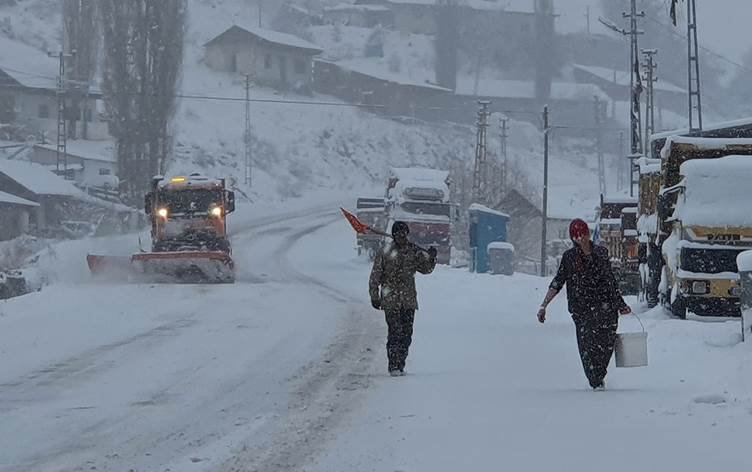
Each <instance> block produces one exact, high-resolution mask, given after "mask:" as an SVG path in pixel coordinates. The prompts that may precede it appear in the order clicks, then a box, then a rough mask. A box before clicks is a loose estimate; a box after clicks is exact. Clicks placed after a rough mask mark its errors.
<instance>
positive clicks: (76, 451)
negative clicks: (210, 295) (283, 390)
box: [0, 210, 379, 471]
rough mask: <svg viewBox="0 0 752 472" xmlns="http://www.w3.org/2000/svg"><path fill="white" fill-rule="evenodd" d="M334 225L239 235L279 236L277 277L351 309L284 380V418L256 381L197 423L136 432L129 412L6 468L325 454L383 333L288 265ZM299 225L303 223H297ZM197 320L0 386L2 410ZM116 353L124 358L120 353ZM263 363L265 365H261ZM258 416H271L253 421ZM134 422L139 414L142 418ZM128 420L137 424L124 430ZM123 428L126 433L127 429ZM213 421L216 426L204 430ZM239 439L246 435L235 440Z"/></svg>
mask: <svg viewBox="0 0 752 472" xmlns="http://www.w3.org/2000/svg"><path fill="white" fill-rule="evenodd" d="M338 218H339V216H338V214H337V213H336V212H334V211H331V210H325V211H321V210H317V211H306V212H299V213H295V214H292V215H290V216H287V217H284V218H272V219H269V220H268V221H266V222H264V223H262V224H259V225H257V226H254V227H253V228H252V229H248V230H246V231H245V232H244V233H242V234H241V235H236V236H239V237H243V238H245V237H248V238H251V240H252V241H253V239H255V238H269V237H272V238H274V237H276V236H277V235H279V237H280V240H279V242H278V246H277V247H276V249H274V251H273V252H272V253H271V254H270V256H271V258H272V260H273V261H274V262H275V263H276V267H277V269H278V270H277V274H275V275H276V277H275V278H278V279H280V281H283V282H285V283H293V284H300V285H303V286H306V287H311V288H313V289H315V290H316V291H317V292H320V293H322V294H325V295H326V296H327V297H328V298H331V299H333V300H336V301H337V302H338V303H339V304H344V305H345V306H346V309H347V315H346V317H345V319H344V321H343V322H342V323H341V325H340V326H339V327H338V328H337V334H336V335H335V336H334V337H333V338H334V340H333V342H331V343H330V344H329V346H328V347H327V348H326V350H325V351H324V353H323V356H322V357H321V358H319V359H315V360H311V361H310V362H308V363H307V364H306V365H304V366H302V367H300V368H299V369H297V371H296V372H295V373H294V374H292V376H291V377H289V378H288V380H287V382H286V384H287V385H288V387H287V388H289V389H290V390H291V394H290V399H289V401H287V404H285V405H283V406H282V408H283V409H284V411H283V412H282V413H281V414H280V412H279V408H280V406H279V404H278V400H277V399H275V398H271V397H269V396H268V392H267V396H266V397H263V390H264V389H267V390H268V389H269V388H272V389H273V388H274V387H273V386H263V387H260V386H259V385H257V384H258V379H256V378H240V379H235V380H234V382H231V383H229V384H228V385H227V386H226V388H225V387H223V389H222V392H223V396H222V397H221V398H212V399H210V400H207V403H206V404H204V405H203V406H202V407H201V408H199V409H197V410H195V411H194V412H193V413H192V415H188V417H186V418H182V419H180V420H179V422H178V423H176V424H171V423H168V424H165V425H163V426H160V428H161V429H160V430H156V431H140V430H138V427H139V424H138V423H139V421H138V420H137V419H136V420H134V419H133V418H132V415H133V413H134V412H135V411H136V410H134V411H133V412H131V411H126V412H125V414H122V413H120V414H116V413H113V414H112V415H111V416H108V417H104V418H101V419H100V420H97V421H95V422H93V423H91V424H89V425H87V426H86V427H85V428H84V429H83V430H81V431H79V434H80V437H76V436H71V437H69V438H68V439H67V440H66V441H65V442H64V443H63V444H59V445H58V446H52V447H51V448H50V449H49V450H46V451H45V452H43V453H40V454H38V455H35V456H32V457H27V458H26V459H25V460H24V463H22V464H21V463H19V464H16V467H19V468H18V469H10V470H47V468H50V470H90V469H92V467H96V468H97V469H98V470H127V469H128V468H129V467H131V468H134V470H142V468H141V467H138V466H139V465H141V466H145V467H146V468H145V469H143V470H153V469H154V470H156V467H158V466H162V465H164V464H166V463H168V462H171V461H174V460H176V459H177V460H179V459H180V457H187V455H189V454H191V451H192V450H194V449H195V450H200V449H201V448H202V447H205V446H207V445H210V444H212V443H216V442H217V441H220V440H221V439H222V438H223V437H231V436H234V439H235V440H237V441H238V442H240V443H245V444H246V446H245V447H244V448H243V450H242V451H240V452H238V453H237V455H235V456H234V457H232V458H231V459H229V460H226V461H225V462H224V464H223V466H222V467H223V470H249V467H251V469H250V470H264V471H275V470H294V469H296V468H297V466H298V465H300V464H303V463H304V462H306V461H307V460H308V459H310V458H311V457H313V456H314V455H315V453H316V452H317V451H320V450H321V448H323V447H324V446H325V443H326V440H327V438H328V437H329V436H330V434H329V433H330V432H331V431H333V429H334V427H335V426H336V424H337V422H338V421H339V419H341V418H342V417H343V416H344V415H345V414H346V413H347V412H348V411H349V408H350V407H351V406H353V405H354V404H355V403H356V401H357V399H358V398H359V395H358V392H359V391H362V390H363V389H364V388H365V387H366V386H367V385H368V377H367V376H363V375H362V374H360V372H363V371H366V370H367V367H368V365H369V363H370V362H371V361H372V360H373V355H374V351H375V349H373V344H374V341H375V340H376V339H379V336H378V335H377V334H376V332H377V331H376V330H377V329H378V325H377V324H376V323H375V322H372V321H370V322H369V320H372V318H373V317H371V316H365V317H363V316H359V315H361V314H362V313H359V311H360V310H363V308H364V307H363V306H362V304H361V303H359V302H357V303H356V301H355V300H353V299H352V298H351V297H349V296H348V295H347V294H344V293H342V292H341V291H339V290H337V289H336V288H333V287H331V286H329V285H328V284H327V282H326V281H323V280H320V279H317V278H315V277H312V276H309V275H306V274H304V273H301V272H300V271H298V270H296V269H294V268H293V266H292V264H290V261H289V253H290V251H291V250H292V249H293V247H294V246H295V245H296V244H297V243H298V242H299V241H300V240H301V239H303V238H305V237H306V236H308V235H310V234H312V233H315V232H316V231H318V230H320V229H322V228H324V227H326V226H328V225H329V224H331V223H332V222H333V221H336V219H338ZM298 220H303V221H302V222H301V223H300V224H297V225H296V223H297V222H298ZM280 225H282V226H280ZM298 227H299V228H298ZM293 230H294V231H293ZM291 232H292V234H290V233H291ZM285 235H287V236H285ZM249 274H250V275H251V277H250V278H249V281H250V282H251V283H254V282H255V283H266V282H269V281H270V280H269V278H268V277H267V276H266V274H254V273H252V272H249ZM196 322H197V321H195V320H192V319H191V318H181V319H178V320H174V321H172V322H170V323H166V324H164V325H160V326H157V327H155V328H152V329H149V330H147V331H144V332H142V333H139V334H136V335H132V336H130V337H127V338H124V339H122V340H118V341H115V342H111V343H108V344H105V345H102V346H98V347H96V348H93V349H90V350H87V351H85V352H83V353H81V354H79V355H77V356H73V357H70V358H68V359H65V360H63V361H58V362H55V363H54V364H51V365H50V366H47V367H45V368H42V369H38V370H35V371H34V372H31V373H29V374H27V375H25V376H22V377H20V378H18V379H17V380H14V381H11V382H6V383H5V384H3V386H0V389H1V390H0V392H1V394H2V396H0V401H1V402H2V403H0V405H4V406H3V409H6V408H8V407H9V408H11V409H15V406H14V404H15V402H18V401H21V402H24V403H26V404H27V405H33V404H34V403H35V401H36V400H35V399H41V398H43V397H45V395H49V394H51V393H53V394H54V391H55V389H57V388H61V387H64V386H65V385H77V384H81V383H85V382H86V381H91V380H93V379H94V378H96V377H97V376H98V375H102V374H105V373H106V372H107V371H108V370H109V369H110V368H114V367H115V365H114V364H115V363H114V362H113V359H120V358H121V357H122V358H123V359H127V358H128V353H129V352H131V353H133V352H138V351H141V350H145V349H147V348H149V347H152V346H155V345H159V343H160V342H163V341H164V337H165V336H172V337H178V336H179V335H180V334H181V332H182V331H185V330H188V329H191V328H192V327H194V325H195V323H196ZM285 349H286V347H285V345H284V344H283V343H280V345H278V346H276V348H275V349H274V351H272V352H269V353H268V355H267V356H265V357H266V358H267V359H268V360H267V361H266V362H269V363H273V362H274V361H275V359H276V358H277V356H278V355H281V354H283V352H284V350H285ZM119 350H122V351H123V353H122V354H119ZM277 351H278V352H277ZM259 361H260V362H262V363H264V362H265V361H264V360H263V359H259ZM181 385H182V382H181V381H178V382H177V384H174V383H173V384H171V385H169V386H167V387H165V388H166V390H165V391H163V392H154V394H153V395H152V396H151V397H150V398H145V399H143V400H140V401H134V402H133V403H132V407H134V408H138V409H141V411H145V412H147V413H146V414H147V415H148V411H151V410H150V408H153V407H159V406H160V405H161V402H164V401H169V398H170V395H171V394H170V392H169V391H171V390H178V391H179V390H180V389H181V388H184V387H182V386H181ZM84 407H85V406H84ZM84 407H82V408H84ZM86 408H88V407H86ZM217 410H219V411H222V412H225V413H222V415H226V416H227V419H226V420H227V421H226V422H229V423H230V424H234V427H230V428H227V427H224V429H217V428H219V427H218V426H217V424H213V423H217ZM86 411H89V410H81V413H82V414H83V413H86ZM154 411H156V410H154ZM253 411H257V412H258V411H262V412H263V411H267V412H271V413H269V414H261V415H255V414H253V413H252V412H253ZM243 412H246V413H248V414H250V417H248V418H244V417H245V416H247V415H245V414H242V413H243ZM238 415H239V416H238ZM191 416H192V417H191ZM138 417H139V414H137V416H136V418H138ZM236 417H237V418H236ZM129 422H135V424H130V425H128V423H129ZM123 423H125V424H126V426H121V425H122V424H123ZM207 423H208V424H210V425H211V426H210V427H204V428H202V425H204V424H207ZM170 426H172V428H170ZM212 428H214V429H212ZM251 432H252V433H251ZM238 434H241V436H240V437H238ZM248 435H250V436H248ZM108 444H119V446H117V449H116V450H114V451H113V452H111V453H107V454H104V453H103V454H101V455H102V456H103V457H100V458H99V459H97V460H92V459H91V453H92V452H94V451H96V452H109V451H103V446H104V448H108V447H109V446H107V445H108ZM157 449H159V450H160V452H159V453H157V452H156V450H157ZM146 451H151V454H146V456H152V460H149V459H148V458H147V459H144V458H143V453H144V452H146ZM250 451H252V453H251V452H250ZM138 453H141V454H140V456H141V457H139V458H136V455H139V454H138ZM225 457H230V456H225ZM215 459H218V460H219V461H220V462H219V463H221V461H222V460H223V459H222V458H221V457H219V458H215ZM219 463H217V462H215V461H210V462H207V463H204V464H202V467H201V468H200V470H213V469H214V467H213V466H217V465H219ZM126 466H127V467H126ZM124 467H125V469H123V468H124ZM195 467H199V466H198V465H195ZM206 467H209V468H208V469H207V468H206ZM173 470H178V469H175V468H173Z"/></svg>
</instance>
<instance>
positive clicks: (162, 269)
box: [86, 251, 235, 283]
mask: <svg viewBox="0 0 752 472" xmlns="http://www.w3.org/2000/svg"><path fill="white" fill-rule="evenodd" d="M86 262H87V263H88V265H89V270H90V271H91V274H92V275H93V276H94V277H96V278H97V279H103V280H132V281H136V282H138V281H142V282H156V283H174V282H177V283H234V282H235V264H234V262H233V260H232V258H231V257H230V255H229V254H227V253H225V252H221V251H186V252H142V253H139V254H135V255H133V256H130V257H129V256H100V255H92V254H89V255H88V256H87V257H86Z"/></svg>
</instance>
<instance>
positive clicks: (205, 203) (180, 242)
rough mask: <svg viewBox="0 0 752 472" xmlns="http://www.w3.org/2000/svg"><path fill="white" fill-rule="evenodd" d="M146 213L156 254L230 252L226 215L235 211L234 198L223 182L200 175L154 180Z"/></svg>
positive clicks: (147, 200) (145, 206) (145, 202)
mask: <svg viewBox="0 0 752 472" xmlns="http://www.w3.org/2000/svg"><path fill="white" fill-rule="evenodd" d="M144 210H145V212H146V214H147V215H149V216H150V217H151V221H152V234H151V235H152V251H154V252H165V251H181V250H196V249H207V250H219V251H223V252H227V253H229V252H230V242H229V239H228V237H227V219H226V216H227V215H228V214H230V213H232V212H233V211H235V195H234V193H233V192H231V191H229V190H227V189H226V186H225V181H224V179H210V178H207V177H204V176H201V175H199V174H192V175H190V176H187V177H174V178H171V179H169V180H165V179H164V178H162V177H155V178H154V180H153V181H152V190H151V192H149V193H148V194H147V195H146V197H145V201H144Z"/></svg>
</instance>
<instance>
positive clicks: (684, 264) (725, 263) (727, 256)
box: [681, 248, 742, 274]
mask: <svg viewBox="0 0 752 472" xmlns="http://www.w3.org/2000/svg"><path fill="white" fill-rule="evenodd" d="M740 252H742V250H740V249H694V248H683V249H682V250H681V268H682V269H684V270H686V271H688V272H696V273H700V274H719V273H721V272H737V271H738V268H737V266H736V256H738V255H739V253H740Z"/></svg>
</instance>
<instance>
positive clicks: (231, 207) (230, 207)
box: [226, 191, 235, 213]
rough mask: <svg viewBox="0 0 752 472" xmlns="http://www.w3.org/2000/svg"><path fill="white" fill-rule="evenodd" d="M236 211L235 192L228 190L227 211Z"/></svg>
mask: <svg viewBox="0 0 752 472" xmlns="http://www.w3.org/2000/svg"><path fill="white" fill-rule="evenodd" d="M233 211H235V192H232V191H229V192H227V210H226V213H232V212H233Z"/></svg>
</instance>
